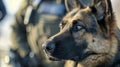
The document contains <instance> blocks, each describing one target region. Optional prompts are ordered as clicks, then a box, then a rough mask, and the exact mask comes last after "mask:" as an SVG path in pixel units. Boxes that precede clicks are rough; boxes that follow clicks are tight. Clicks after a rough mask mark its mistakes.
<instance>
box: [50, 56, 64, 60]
mask: <svg viewBox="0 0 120 67" xmlns="http://www.w3.org/2000/svg"><path fill="white" fill-rule="evenodd" d="M49 60H51V61H61V60H62V59H59V58H56V57H53V56H49Z"/></svg>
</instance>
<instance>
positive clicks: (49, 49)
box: [42, 41, 55, 53]
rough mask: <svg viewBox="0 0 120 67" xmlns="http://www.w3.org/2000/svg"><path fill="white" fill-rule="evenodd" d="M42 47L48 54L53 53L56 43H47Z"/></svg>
mask: <svg viewBox="0 0 120 67" xmlns="http://www.w3.org/2000/svg"><path fill="white" fill-rule="evenodd" d="M42 47H43V49H44V50H45V51H46V52H48V53H52V52H54V49H55V43H54V42H52V41H46V42H45V43H43V45H42Z"/></svg>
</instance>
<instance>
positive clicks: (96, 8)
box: [90, 0, 113, 20]
mask: <svg viewBox="0 0 120 67" xmlns="http://www.w3.org/2000/svg"><path fill="white" fill-rule="evenodd" d="M90 8H91V10H92V12H93V13H94V14H95V16H96V18H97V20H101V19H103V18H105V17H106V16H108V15H109V16H111V15H112V14H113V11H112V6H111V1H110V0H93V1H92V5H91V6H90Z"/></svg>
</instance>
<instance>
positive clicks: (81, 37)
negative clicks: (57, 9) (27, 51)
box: [43, 0, 120, 67]
mask: <svg viewBox="0 0 120 67" xmlns="http://www.w3.org/2000/svg"><path fill="white" fill-rule="evenodd" d="M74 1H75V2H76V7H74V8H72V10H71V11H70V12H69V13H68V14H67V15H66V16H65V17H64V18H63V20H62V21H61V24H60V28H61V29H60V32H59V33H57V34H56V35H54V36H52V37H50V38H49V39H48V40H47V41H46V42H45V43H44V44H43V48H44V49H45V52H46V53H47V55H48V57H49V59H50V60H56V61H58V60H72V61H74V62H76V63H77V65H76V67H79V66H80V67H120V66H119V61H120V58H119V56H120V52H119V51H120V47H119V37H118V32H119V30H118V27H117V25H116V22H115V17H114V13H113V11H112V6H111V1H110V0H94V1H93V3H92V5H90V6H87V7H84V6H82V7H81V3H78V1H77V0H74Z"/></svg>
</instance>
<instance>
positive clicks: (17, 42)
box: [8, 0, 65, 67]
mask: <svg viewBox="0 0 120 67" xmlns="http://www.w3.org/2000/svg"><path fill="white" fill-rule="evenodd" d="M64 14H65V6H64V2H63V0H24V2H23V4H22V5H21V8H20V9H19V10H18V12H17V13H16V15H15V23H14V24H13V26H12V34H11V39H12V45H11V49H10V51H9V53H10V54H12V55H10V56H9V58H10V62H12V64H15V63H16V62H18V63H19V64H18V65H19V66H20V67H58V66H59V67H63V65H64V62H62V61H61V62H57V61H54V62H52V61H49V60H48V59H47V58H46V55H45V54H44V52H43V50H42V47H41V45H42V43H43V42H44V41H45V40H46V39H47V38H48V37H50V36H52V35H54V34H56V33H57V32H58V31H59V23H60V21H61V18H62V17H63V16H64ZM10 62H8V63H10ZM14 66H16V65H14Z"/></svg>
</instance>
